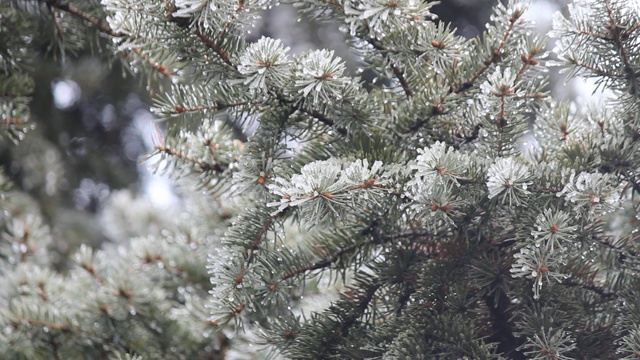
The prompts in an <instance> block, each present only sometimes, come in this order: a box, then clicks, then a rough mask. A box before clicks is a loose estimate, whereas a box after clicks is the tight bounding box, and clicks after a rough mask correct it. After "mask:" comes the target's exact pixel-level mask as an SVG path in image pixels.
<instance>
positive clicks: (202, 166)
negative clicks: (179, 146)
mask: <svg viewBox="0 0 640 360" xmlns="http://www.w3.org/2000/svg"><path fill="white" fill-rule="evenodd" d="M154 149H155V150H156V151H157V152H159V153H164V154H167V155H170V156H175V157H176V158H178V159H181V160H183V161H185V162H188V163H191V164H194V165H196V166H197V168H198V169H199V170H200V171H203V172H205V171H211V170H213V171H215V172H216V173H218V174H222V173H224V172H225V170H226V168H225V167H223V165H222V164H220V163H217V162H214V163H209V162H206V161H204V160H202V159H196V158H193V157H191V156H189V155H187V154H186V153H184V152H182V151H180V150H175V149H172V148H170V147H167V146H165V145H156V146H154Z"/></svg>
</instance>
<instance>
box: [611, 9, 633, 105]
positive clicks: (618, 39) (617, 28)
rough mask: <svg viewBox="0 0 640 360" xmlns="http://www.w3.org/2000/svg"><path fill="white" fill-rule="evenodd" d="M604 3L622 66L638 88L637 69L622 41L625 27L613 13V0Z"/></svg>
mask: <svg viewBox="0 0 640 360" xmlns="http://www.w3.org/2000/svg"><path fill="white" fill-rule="evenodd" d="M604 3H605V7H606V9H607V15H608V16H609V26H608V29H607V33H608V34H610V35H611V36H612V37H613V41H614V42H615V44H616V47H617V48H618V53H619V54H620V57H621V60H622V66H623V68H624V73H625V77H626V78H627V80H629V81H630V82H631V85H632V88H633V89H638V88H639V87H640V84H638V75H636V73H635V71H634V70H633V66H632V65H631V62H630V60H629V54H628V51H627V49H626V48H625V46H624V44H623V42H622V31H621V30H623V29H624V27H623V26H621V25H620V24H618V21H617V19H616V17H615V16H614V14H613V9H612V7H611V0H605V1H604ZM637 26H638V25H637V24H636V25H635V28H637ZM636 94H637V93H636Z"/></svg>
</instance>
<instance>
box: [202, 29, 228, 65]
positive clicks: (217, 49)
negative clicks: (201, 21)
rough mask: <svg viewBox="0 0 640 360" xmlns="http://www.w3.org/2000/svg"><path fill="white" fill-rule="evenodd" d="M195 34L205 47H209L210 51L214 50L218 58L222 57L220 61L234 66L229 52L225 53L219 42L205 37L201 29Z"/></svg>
mask: <svg viewBox="0 0 640 360" xmlns="http://www.w3.org/2000/svg"><path fill="white" fill-rule="evenodd" d="M195 34H196V36H197V37H198V38H200V40H202V42H203V43H204V44H205V45H207V47H209V49H211V50H213V51H214V52H215V53H216V54H218V56H219V57H220V59H222V61H224V62H225V63H226V64H227V65H229V66H233V62H232V61H231V58H230V57H229V54H227V52H226V51H224V49H223V48H222V47H221V46H220V44H219V43H218V42H217V41H215V40H213V39H211V38H210V37H208V36H207V35H205V34H204V33H203V32H202V31H201V30H200V27H196V31H195Z"/></svg>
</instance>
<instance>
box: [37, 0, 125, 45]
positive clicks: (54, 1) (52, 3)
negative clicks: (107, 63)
mask: <svg viewBox="0 0 640 360" xmlns="http://www.w3.org/2000/svg"><path fill="white" fill-rule="evenodd" d="M40 1H42V2H44V3H45V4H47V6H49V7H52V8H56V9H59V10H62V11H65V12H68V13H69V14H71V15H73V16H75V17H77V18H79V19H82V20H84V21H86V22H88V23H90V24H91V25H93V27H95V28H96V29H98V30H99V31H100V32H102V33H104V34H107V35H109V36H113V37H125V36H127V35H126V34H123V33H121V32H118V31H114V30H113V29H111V28H110V27H109V26H108V25H106V24H105V23H103V22H102V21H100V20H99V19H97V18H96V17H94V16H93V15H91V14H89V13H86V12H84V11H82V10H80V9H78V8H77V7H75V6H73V5H70V4H68V3H65V2H62V1H61V0H40Z"/></svg>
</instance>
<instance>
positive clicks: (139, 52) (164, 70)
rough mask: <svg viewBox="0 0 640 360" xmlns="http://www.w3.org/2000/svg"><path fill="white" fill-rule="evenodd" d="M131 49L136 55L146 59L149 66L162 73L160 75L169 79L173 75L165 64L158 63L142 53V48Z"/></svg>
mask: <svg viewBox="0 0 640 360" xmlns="http://www.w3.org/2000/svg"><path fill="white" fill-rule="evenodd" d="M132 51H133V52H134V53H136V54H137V55H138V56H140V57H141V58H142V59H144V60H146V61H147V62H148V63H149V65H151V67H153V68H154V69H156V70H157V71H158V72H159V73H160V74H162V76H164V77H166V78H167V79H171V78H172V77H173V76H172V75H171V72H169V70H168V69H167V67H166V66H164V65H162V64H158V62H157V61H155V60H153V59H152V58H151V57H150V56H148V55H147V54H145V53H143V52H142V50H140V48H133V49H132Z"/></svg>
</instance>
